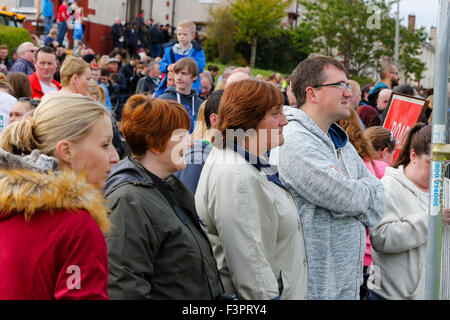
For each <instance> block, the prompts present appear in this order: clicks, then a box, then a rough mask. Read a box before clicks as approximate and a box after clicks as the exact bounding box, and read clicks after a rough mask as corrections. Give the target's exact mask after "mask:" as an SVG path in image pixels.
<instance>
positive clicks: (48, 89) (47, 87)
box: [39, 80, 58, 94]
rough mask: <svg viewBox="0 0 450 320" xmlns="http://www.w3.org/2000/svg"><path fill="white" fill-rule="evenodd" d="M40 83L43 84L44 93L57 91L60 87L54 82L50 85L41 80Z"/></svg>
mask: <svg viewBox="0 0 450 320" xmlns="http://www.w3.org/2000/svg"><path fill="white" fill-rule="evenodd" d="M39 83H40V84H41V89H42V92H43V93H44V94H47V93H49V92H57V91H58V88H57V87H56V86H55V85H54V84H52V86H51V87H50V86H48V85H46V84H45V83H43V82H42V81H40V80H39Z"/></svg>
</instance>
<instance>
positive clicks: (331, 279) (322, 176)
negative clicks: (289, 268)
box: [270, 56, 384, 300]
mask: <svg viewBox="0 0 450 320" xmlns="http://www.w3.org/2000/svg"><path fill="white" fill-rule="evenodd" d="M291 86H292V91H293V93H294V95H295V97H296V99H297V104H298V106H299V107H298V108H293V107H285V109H284V112H285V114H286V117H287V119H288V121H289V123H288V125H286V126H285V127H284V130H283V131H284V138H285V142H284V145H283V146H282V147H280V148H278V149H276V150H273V152H272V153H271V155H270V160H271V162H272V163H275V162H279V174H280V178H281V180H282V181H283V183H284V184H285V185H286V186H288V188H289V190H290V191H291V193H292V195H293V197H294V199H295V200H296V202H297V205H298V208H299V213H300V217H301V219H302V224H303V232H304V240H305V246H306V255H307V260H308V261H307V264H308V299H312V300H314V299H316V300H317V299H319V300H324V299H330V300H336V299H346V300H349V299H359V297H360V296H359V288H360V286H361V284H362V282H363V275H362V271H363V258H364V252H365V249H366V227H373V226H376V225H377V224H378V223H380V221H381V219H382V217H383V215H384V188H383V185H382V184H381V182H380V180H378V178H376V177H375V176H374V175H372V174H371V173H370V172H369V171H368V170H367V168H366V166H365V165H364V163H363V161H362V160H361V158H360V157H359V155H358V153H357V152H356V150H355V148H354V147H353V146H352V144H351V143H350V142H349V141H348V137H347V134H346V132H345V131H344V130H343V129H342V128H341V127H339V126H338V125H337V124H336V123H335V121H337V120H339V119H344V118H347V117H348V116H349V115H350V110H349V109H350V108H351V106H350V99H351V98H352V93H351V85H350V84H349V81H348V79H347V76H346V75H345V70H344V67H343V66H342V64H341V63H340V62H338V61H337V60H335V59H333V58H330V57H323V56H313V57H310V58H308V59H306V60H304V61H302V62H301V63H300V64H299V65H298V66H297V68H296V69H295V70H294V71H293V73H292V77H291Z"/></svg>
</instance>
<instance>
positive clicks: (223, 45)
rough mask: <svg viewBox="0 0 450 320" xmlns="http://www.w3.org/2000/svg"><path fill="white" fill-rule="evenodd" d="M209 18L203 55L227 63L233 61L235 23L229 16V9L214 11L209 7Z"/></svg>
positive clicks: (230, 15) (225, 7)
mask: <svg viewBox="0 0 450 320" xmlns="http://www.w3.org/2000/svg"><path fill="white" fill-rule="evenodd" d="M209 16H210V18H209V21H208V24H207V25H208V28H207V32H206V40H205V53H206V54H207V56H208V57H218V58H219V59H220V60H221V61H222V62H225V63H228V62H229V61H231V60H232V59H233V56H234V53H235V50H234V47H235V45H236V40H235V33H236V21H235V20H234V18H233V16H232V14H231V7H229V6H221V7H218V8H216V9H215V10H213V9H212V7H210V9H209Z"/></svg>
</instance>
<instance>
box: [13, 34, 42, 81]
mask: <svg viewBox="0 0 450 320" xmlns="http://www.w3.org/2000/svg"><path fill="white" fill-rule="evenodd" d="M36 50H37V49H36V47H35V46H34V44H32V43H31V42H24V43H22V44H21V45H20V46H19V47H18V48H17V54H18V55H19V59H17V61H16V62H15V63H14V64H13V65H12V67H11V69H10V70H9V71H10V72H23V73H25V74H26V75H30V74H32V73H33V72H34V55H35V54H36Z"/></svg>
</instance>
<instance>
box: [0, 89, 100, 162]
mask: <svg viewBox="0 0 450 320" xmlns="http://www.w3.org/2000/svg"><path fill="white" fill-rule="evenodd" d="M104 116H107V117H109V112H108V110H107V109H106V107H105V106H102V105H101V104H99V103H98V102H96V101H94V100H92V99H91V98H88V97H85V96H83V95H80V94H74V93H61V94H58V95H53V96H50V97H48V98H47V99H44V100H42V102H41V103H40V104H39V106H38V107H37V108H36V110H35V111H34V115H33V116H32V117H29V118H25V119H23V120H21V121H16V122H14V123H12V124H11V125H9V126H8V127H7V128H6V129H5V130H4V131H3V133H2V135H1V137H0V141H1V148H2V149H4V150H6V151H8V152H11V153H14V154H29V153H30V152H31V151H32V150H34V149H38V150H40V151H41V152H42V153H43V154H46V155H48V156H54V152H55V149H56V145H57V144H58V142H59V141H61V140H68V141H71V142H76V141H79V140H81V139H83V138H84V137H86V136H87V135H88V134H89V132H90V129H91V128H92V127H93V125H94V124H95V123H96V121H97V120H99V119H100V118H101V117H104Z"/></svg>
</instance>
